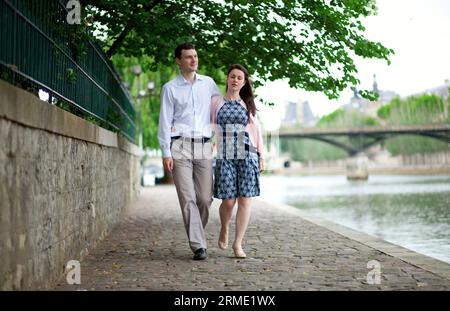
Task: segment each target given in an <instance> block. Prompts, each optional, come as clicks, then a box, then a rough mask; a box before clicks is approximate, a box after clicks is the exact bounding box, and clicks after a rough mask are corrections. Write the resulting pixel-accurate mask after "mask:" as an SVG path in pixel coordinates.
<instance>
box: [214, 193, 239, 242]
mask: <svg viewBox="0 0 450 311" xmlns="http://www.w3.org/2000/svg"><path fill="white" fill-rule="evenodd" d="M235 204H236V199H225V200H222V204H220V207H219V215H220V224H221V228H220V236H219V243H218V245H219V248H221V249H226V248H227V247H228V226H229V224H230V220H231V216H233V208H234V205H235Z"/></svg>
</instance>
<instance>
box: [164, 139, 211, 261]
mask: <svg viewBox="0 0 450 311" xmlns="http://www.w3.org/2000/svg"><path fill="white" fill-rule="evenodd" d="M171 152H172V157H173V171H172V175H173V180H174V183H175V187H176V189H177V194H178V201H179V202H180V206H181V213H182V214H183V221H184V226H185V228H186V233H187V235H188V239H189V246H190V247H191V249H192V251H193V252H195V250H197V249H199V248H207V245H206V237H205V226H206V224H207V222H208V217H209V209H210V207H211V203H212V201H213V198H212V195H213V174H212V147H211V143H210V142H205V143H203V142H202V140H201V139H199V140H196V141H195V142H192V141H191V139H190V138H179V139H176V140H173V142H172V147H171Z"/></svg>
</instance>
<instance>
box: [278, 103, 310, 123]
mask: <svg viewBox="0 0 450 311" xmlns="http://www.w3.org/2000/svg"><path fill="white" fill-rule="evenodd" d="M285 111H286V112H285V116H284V119H283V120H282V121H281V125H282V126H294V125H298V126H301V127H313V126H314V125H316V123H317V117H315V116H314V114H313V112H312V110H311V107H310V105H309V103H308V101H304V102H297V103H296V102H288V103H286V110H285Z"/></svg>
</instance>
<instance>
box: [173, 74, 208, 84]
mask: <svg viewBox="0 0 450 311" xmlns="http://www.w3.org/2000/svg"><path fill="white" fill-rule="evenodd" d="M202 80H203V76H202V75H199V74H198V73H196V74H195V80H194V83H195V82H196V81H202ZM177 82H178V85H184V84H190V83H189V82H188V81H187V80H186V79H185V78H184V77H183V75H182V74H179V75H178V77H177Z"/></svg>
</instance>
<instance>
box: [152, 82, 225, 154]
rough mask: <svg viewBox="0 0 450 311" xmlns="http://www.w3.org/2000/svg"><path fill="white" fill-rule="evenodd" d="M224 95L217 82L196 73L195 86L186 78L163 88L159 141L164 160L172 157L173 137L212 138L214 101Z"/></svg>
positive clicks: (169, 83) (167, 84) (168, 83)
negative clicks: (212, 103) (218, 96)
mask: <svg viewBox="0 0 450 311" xmlns="http://www.w3.org/2000/svg"><path fill="white" fill-rule="evenodd" d="M216 95H220V92H219V89H218V88H217V85H216V83H215V82H214V80H213V79H211V78H210V77H208V76H204V75H199V74H196V76H195V80H194V82H193V83H190V82H188V81H187V80H186V79H185V78H184V77H183V76H182V75H178V76H177V77H176V78H175V79H173V80H171V81H169V82H167V83H166V84H164V85H163V87H162V90H161V109H160V114H159V127H158V141H159V144H160V146H161V150H162V153H163V157H171V156H172V153H171V151H170V141H171V137H173V136H183V137H195V138H198V137H211V124H210V123H211V122H210V114H211V98H212V97H213V96H216Z"/></svg>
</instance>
